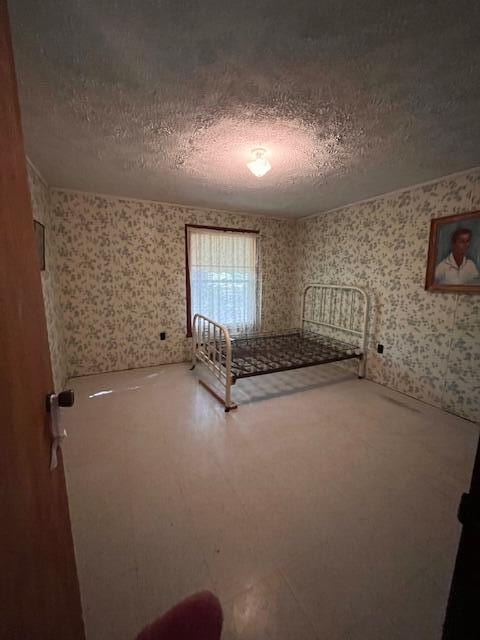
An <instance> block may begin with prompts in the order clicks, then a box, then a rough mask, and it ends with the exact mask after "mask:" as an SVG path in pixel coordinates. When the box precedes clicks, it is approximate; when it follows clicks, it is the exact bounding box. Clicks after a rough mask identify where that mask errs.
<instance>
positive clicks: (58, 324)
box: [27, 163, 67, 392]
mask: <svg viewBox="0 0 480 640" xmlns="http://www.w3.org/2000/svg"><path fill="white" fill-rule="evenodd" d="M27 169H28V181H29V186H30V198H31V201H32V212H33V218H34V219H35V220H37V221H38V222H41V223H42V224H43V225H44V226H45V271H42V272H41V278H42V289H43V300H44V304H45V315H46V319H47V331H48V343H49V346H50V359H51V363H52V373H53V381H54V385H55V391H57V392H58V391H60V390H61V389H62V388H63V386H64V385H65V382H66V379H67V356H66V350H65V344H64V333H63V319H62V312H61V308H60V301H59V296H58V291H59V285H58V265H57V259H56V258H57V254H58V252H57V250H56V245H55V241H56V237H57V236H56V234H55V233H54V232H53V231H52V224H51V223H52V219H51V202H50V192H49V189H48V187H47V185H46V184H45V182H44V181H43V179H42V177H41V176H40V174H39V173H38V172H37V170H36V169H35V167H34V166H33V165H32V164H31V163H28V164H27Z"/></svg>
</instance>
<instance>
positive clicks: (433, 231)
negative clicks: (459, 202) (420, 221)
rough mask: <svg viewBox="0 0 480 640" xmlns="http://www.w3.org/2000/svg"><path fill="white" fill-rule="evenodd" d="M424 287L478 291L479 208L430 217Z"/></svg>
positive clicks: (479, 262) (479, 259)
mask: <svg viewBox="0 0 480 640" xmlns="http://www.w3.org/2000/svg"><path fill="white" fill-rule="evenodd" d="M425 289H427V290H429V291H444V292H450V293H480V211H474V212H473V213H461V214H459V215H455V216H447V217H446V218H434V219H433V220H432V222H431V226H430V243H429V246H428V264H427V277H426V281H425Z"/></svg>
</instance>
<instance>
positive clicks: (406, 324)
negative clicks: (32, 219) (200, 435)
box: [30, 170, 480, 420]
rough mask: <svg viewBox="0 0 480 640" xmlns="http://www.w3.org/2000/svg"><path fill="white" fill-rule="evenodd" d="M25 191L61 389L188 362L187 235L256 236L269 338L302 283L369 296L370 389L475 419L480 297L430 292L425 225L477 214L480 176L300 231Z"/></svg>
mask: <svg viewBox="0 0 480 640" xmlns="http://www.w3.org/2000/svg"><path fill="white" fill-rule="evenodd" d="M30 181H31V190H32V201H33V204H34V210H35V211H36V217H37V219H39V220H40V221H42V220H46V221H47V225H46V226H47V271H46V272H45V273H44V274H43V276H42V277H43V284H44V296H45V304H46V312H47V322H48V328H49V339H50V348H51V352H52V365H53V369H54V375H55V382H56V386H57V385H61V382H60V381H63V380H64V379H65V377H66V376H67V375H68V376H77V375H85V374H90V373H99V372H102V371H112V370H119V369H126V368H135V367H145V366H150V365H157V364H162V363H170V362H178V361H181V360H183V359H185V358H186V357H188V347H189V341H188V340H187V339H186V338H185V244H184V243H185V240H184V225H185V224H186V223H193V224H205V225H213V226H225V227H241V228H251V229H258V230H259V231H260V243H261V256H262V257H261V271H262V322H263V329H265V330H275V329H282V328H285V327H291V326H297V325H298V320H299V310H300V291H301V288H302V286H303V284H304V283H306V282H309V281H318V282H330V283H338V282H340V283H344V284H352V285H357V286H362V287H365V288H366V289H367V291H368V293H369V295H370V302H371V311H370V339H369V353H368V366H367V377H368V378H370V379H371V380H374V381H376V382H379V383H381V384H384V385H387V386H389V387H391V388H394V389H397V390H399V391H401V392H403V393H407V394H409V395H411V396H414V397H416V398H419V399H420V400H424V401H425V402H428V403H431V404H434V405H437V406H440V407H443V408H445V409H447V410H449V411H452V412H454V413H456V414H459V415H462V416H465V417H467V418H470V419H472V420H480V296H475V295H471V296H467V295H456V294H441V293H431V292H427V291H425V290H424V278H425V269H426V260H427V251H428V237H429V229H430V219H431V218H432V217H437V216H442V215H452V214H454V213H461V212H464V211H474V210H479V209H480V171H478V170H477V171H472V172H470V173H466V174H463V175H460V176H457V177H454V178H448V179H443V180H439V181H438V182H436V183H434V184H430V185H428V186H423V187H417V188H412V189H411V190H408V191H403V192H400V193H395V194H387V195H385V196H383V197H380V198H376V199H373V200H371V201H368V202H364V203H359V204H354V205H350V206H348V207H344V208H342V209H338V210H335V211H332V212H327V213H322V214H319V215H317V216H315V217H312V218H308V219H304V220H297V221H292V220H276V219H273V218H267V217H261V216H250V215H248V216H247V215H241V214H233V213H228V212H222V211H215V210H205V209H197V208H194V207H184V206H180V205H178V206H177V205H167V204H161V203H155V202H149V201H140V200H129V199H122V198H116V197H110V196H103V195H96V194H88V193H81V192H75V191H64V190H56V189H54V190H50V193H49V192H48V189H47V188H46V186H45V184H44V183H43V182H42V180H41V179H40V177H39V176H38V175H37V174H36V173H35V172H34V171H30ZM48 221H49V222H48ZM60 309H61V312H60ZM161 331H165V332H166V334H167V339H166V340H165V341H161V340H160V332H161ZM378 343H380V344H383V345H384V347H385V350H384V353H383V355H380V354H378V353H377V352H376V346H377V344H378Z"/></svg>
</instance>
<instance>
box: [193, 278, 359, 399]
mask: <svg viewBox="0 0 480 640" xmlns="http://www.w3.org/2000/svg"><path fill="white" fill-rule="evenodd" d="M367 325H368V297H367V294H366V292H365V291H364V290H363V289H360V288H358V287H350V286H343V285H330V284H328V285H327V284H318V283H312V284H308V285H307V286H306V287H305V288H304V290H303V295H302V311H301V327H300V329H290V330H287V331H280V332H269V333H252V334H240V335H235V336H232V335H230V331H229V330H228V328H227V327H225V326H224V325H221V324H219V323H218V322H215V321H214V320H212V319H210V318H207V317H206V316H204V315H201V314H199V313H197V314H195V316H194V318H193V322H192V369H194V368H195V365H196V363H197V361H199V362H202V363H203V364H204V365H205V366H206V367H207V369H208V370H209V371H210V373H211V374H212V375H213V376H214V377H215V378H216V379H217V380H218V381H219V382H220V384H221V385H222V386H223V387H225V394H224V397H222V396H221V395H220V394H219V393H217V391H215V390H214V389H213V388H212V387H211V386H210V385H208V384H207V383H206V382H205V381H204V380H199V382H200V384H201V385H203V386H204V387H205V388H206V389H207V390H208V391H209V392H210V393H211V394H212V395H213V396H214V397H215V398H216V399H217V400H218V401H219V402H221V403H222V404H223V405H224V406H225V411H230V410H231V409H236V408H237V405H236V404H235V403H234V402H232V386H233V385H234V384H235V383H236V381H237V380H238V379H240V378H247V377H251V376H257V375H263V374H266V373H275V372H279V371H287V370H290V369H300V368H302V367H311V366H315V365H319V364H326V363H331V362H339V361H342V360H349V359H353V358H357V359H358V377H359V378H363V377H364V376H365V366H366V354H367ZM320 330H325V331H326V333H327V335H324V334H322V333H320ZM332 334H333V335H332ZM339 334H340V335H342V336H343V335H345V334H348V335H349V336H350V337H353V338H355V339H356V341H357V342H359V344H358V345H355V344H351V343H349V342H344V341H343V340H340V339H339V338H338V335H339Z"/></svg>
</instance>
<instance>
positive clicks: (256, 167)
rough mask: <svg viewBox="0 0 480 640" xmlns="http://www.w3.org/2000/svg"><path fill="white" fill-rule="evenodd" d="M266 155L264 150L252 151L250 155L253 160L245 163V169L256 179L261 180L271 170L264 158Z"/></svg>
mask: <svg viewBox="0 0 480 640" xmlns="http://www.w3.org/2000/svg"><path fill="white" fill-rule="evenodd" d="M266 153H267V150H266V149H262V148H258V149H252V155H253V157H254V158H255V160H252V161H251V162H247V167H248V168H249V169H250V171H251V172H252V173H253V175H254V176H257V178H261V177H262V176H264V175H265V174H266V173H268V172H269V171H270V169H271V168H272V165H271V164H270V163H269V161H268V160H267V159H266V157H265V155H266Z"/></svg>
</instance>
